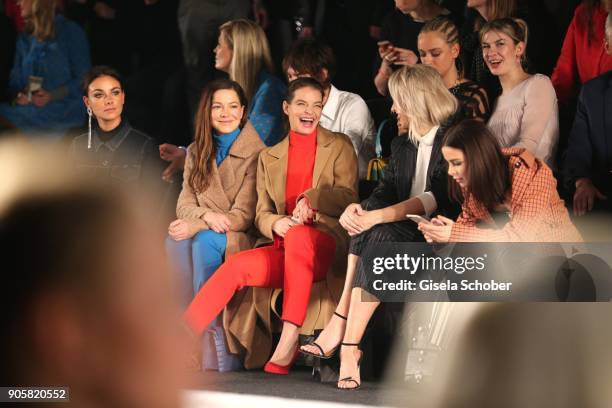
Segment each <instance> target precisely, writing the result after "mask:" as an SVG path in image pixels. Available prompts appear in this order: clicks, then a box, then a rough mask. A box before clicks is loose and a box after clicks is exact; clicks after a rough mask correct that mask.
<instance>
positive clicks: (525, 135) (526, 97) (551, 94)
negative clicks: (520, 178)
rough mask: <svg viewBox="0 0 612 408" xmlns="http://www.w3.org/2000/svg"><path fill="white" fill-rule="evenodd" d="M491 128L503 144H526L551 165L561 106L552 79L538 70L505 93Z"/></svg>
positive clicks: (557, 135) (521, 145)
mask: <svg viewBox="0 0 612 408" xmlns="http://www.w3.org/2000/svg"><path fill="white" fill-rule="evenodd" d="M489 128H490V129H491V131H492V132H493V134H494V135H495V136H496V137H497V138H498V140H499V141H500V143H501V145H502V147H524V148H526V149H527V150H528V151H530V152H531V153H532V154H533V155H534V156H535V157H537V158H539V159H541V160H542V161H544V162H545V163H546V164H548V166H549V167H551V168H552V167H553V165H554V160H555V154H556V150H557V142H558V140H559V110H558V107H557V95H556V93H555V89H554V88H553V85H552V82H551V81H550V79H549V78H548V77H547V76H546V75H542V74H535V75H532V76H530V77H529V78H527V79H526V80H524V81H523V82H521V83H520V84H518V85H517V86H515V87H514V88H513V89H512V90H511V91H510V92H508V93H507V94H502V95H501V96H500V97H499V98H498V99H497V102H496V104H495V109H494V110H493V114H492V115H491V119H489Z"/></svg>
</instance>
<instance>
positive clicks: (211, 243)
mask: <svg viewBox="0 0 612 408" xmlns="http://www.w3.org/2000/svg"><path fill="white" fill-rule="evenodd" d="M224 236H225V234H219V233H217V232H215V231H212V230H204V231H200V232H198V233H197V234H195V235H194V237H193V239H192V245H193V248H194V249H199V248H216V247H217V243H218V242H219V241H220V239H221V238H224Z"/></svg>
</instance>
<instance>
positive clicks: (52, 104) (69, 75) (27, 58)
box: [0, 0, 91, 135]
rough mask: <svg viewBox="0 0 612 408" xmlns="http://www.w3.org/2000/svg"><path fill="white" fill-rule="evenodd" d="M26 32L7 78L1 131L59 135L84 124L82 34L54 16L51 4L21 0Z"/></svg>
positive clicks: (84, 53)
mask: <svg viewBox="0 0 612 408" xmlns="http://www.w3.org/2000/svg"><path fill="white" fill-rule="evenodd" d="M20 4H21V13H22V16H23V17H24V19H25V21H26V28H25V31H24V32H23V33H20V34H19V36H18V37H17V48H16V53H15V62H14V64H13V68H12V70H11V75H10V79H9V92H10V93H11V94H12V96H13V97H14V100H13V103H12V104H0V129H2V128H8V129H17V130H20V131H22V132H32V131H34V132H40V131H47V132H53V133H56V134H59V135H62V134H63V133H64V132H65V131H66V129H69V128H72V127H76V126H81V125H82V124H83V123H84V122H85V118H86V114H85V107H84V106H83V103H82V102H81V80H82V78H83V77H84V76H85V73H86V72H87V71H88V70H89V68H90V66H91V62H90V59H89V45H88V43H87V38H86V37H85V32H84V31H83V30H82V29H81V28H80V27H79V26H78V25H77V24H76V23H73V22H72V21H70V20H67V19H66V18H64V16H62V15H60V14H56V10H55V9H56V6H57V4H56V1H54V0H22V1H21V2H20Z"/></svg>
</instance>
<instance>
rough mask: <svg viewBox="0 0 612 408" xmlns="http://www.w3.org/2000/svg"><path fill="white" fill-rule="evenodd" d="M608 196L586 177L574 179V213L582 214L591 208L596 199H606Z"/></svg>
mask: <svg viewBox="0 0 612 408" xmlns="http://www.w3.org/2000/svg"><path fill="white" fill-rule="evenodd" d="M607 199H608V197H606V196H605V195H603V194H602V193H601V191H599V190H598V189H597V187H595V186H594V185H593V182H592V181H591V180H590V179H588V178H586V177H585V178H581V179H578V180H577V181H576V192H575V193H574V214H575V215H577V216H582V215H584V214H586V213H587V212H589V211H591V210H593V206H594V205H595V201H596V200H607Z"/></svg>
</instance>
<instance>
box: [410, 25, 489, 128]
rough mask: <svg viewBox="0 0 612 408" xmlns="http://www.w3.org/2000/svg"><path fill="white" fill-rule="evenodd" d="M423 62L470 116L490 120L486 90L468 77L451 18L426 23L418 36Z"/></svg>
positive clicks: (456, 30) (456, 31) (455, 28)
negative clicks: (440, 79) (438, 75)
mask: <svg viewBox="0 0 612 408" xmlns="http://www.w3.org/2000/svg"><path fill="white" fill-rule="evenodd" d="M418 44H419V56H420V57H421V62H422V63H423V64H425V65H429V66H432V67H433V68H434V69H435V70H436V71H438V72H439V73H440V75H441V76H442V80H443V81H444V84H445V85H446V87H447V88H448V90H449V91H450V93H452V94H453V95H455V97H456V98H457V100H458V101H459V104H460V105H461V108H462V109H463V110H464V112H465V116H466V117H468V118H478V119H481V120H485V121H486V120H487V119H489V115H490V114H491V109H490V106H489V98H488V96H487V91H485V90H484V88H482V87H481V86H480V85H479V84H478V83H476V82H474V81H471V80H469V79H467V78H466V77H465V73H464V71H463V62H462V60H461V57H460V52H461V45H460V43H459V29H458V28H457V26H456V25H455V23H453V22H452V21H451V20H449V19H448V18H445V17H437V18H435V19H433V20H431V21H429V22H427V23H425V25H424V26H423V28H422V29H421V32H420V33H419V37H418Z"/></svg>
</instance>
